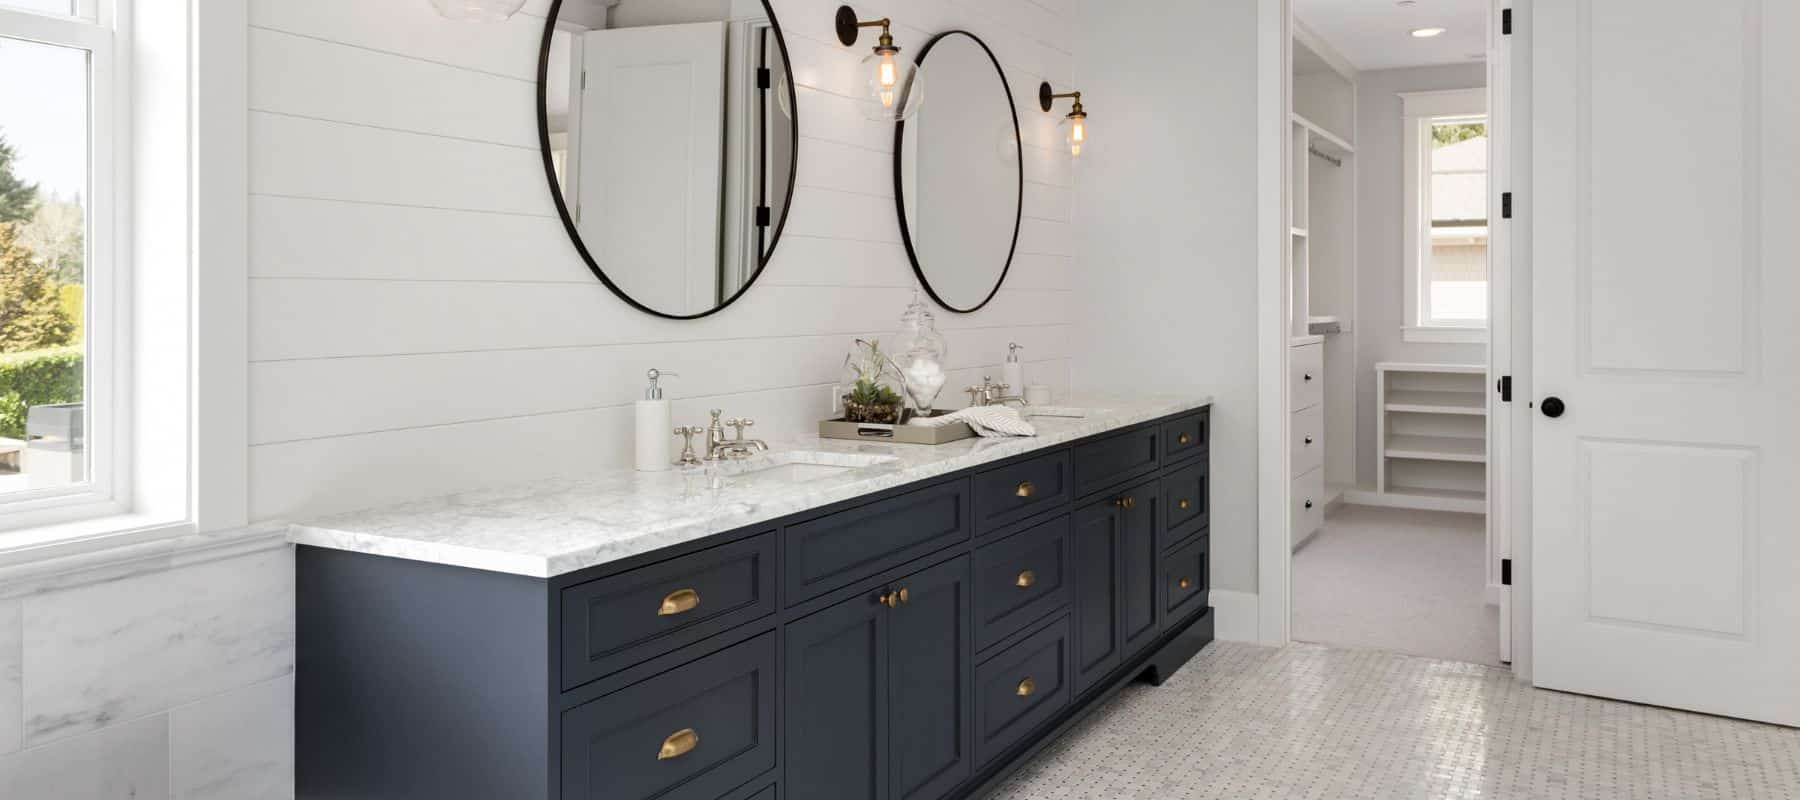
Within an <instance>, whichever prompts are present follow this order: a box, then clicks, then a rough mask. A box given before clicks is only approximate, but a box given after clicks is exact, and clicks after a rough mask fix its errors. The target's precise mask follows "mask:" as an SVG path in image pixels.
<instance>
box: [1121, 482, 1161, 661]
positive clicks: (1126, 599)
mask: <svg viewBox="0 0 1800 800" xmlns="http://www.w3.org/2000/svg"><path fill="white" fill-rule="evenodd" d="M1119 494H1120V496H1121V498H1123V499H1126V500H1129V501H1130V502H1128V503H1126V505H1125V507H1124V508H1121V509H1120V510H1119V528H1120V536H1119V562H1120V564H1119V566H1120V570H1121V574H1120V576H1119V594H1120V598H1119V613H1120V614H1121V615H1123V619H1121V620H1120V622H1119V630H1120V634H1121V635H1122V636H1124V639H1125V644H1124V649H1123V651H1122V655H1123V656H1124V657H1126V658H1129V657H1131V656H1133V655H1136V654H1137V652H1138V651H1139V650H1141V649H1143V647H1144V645H1147V644H1149V643H1150V641H1151V640H1152V639H1155V638H1156V634H1157V633H1158V632H1159V631H1160V630H1161V626H1160V625H1159V624H1158V619H1157V614H1156V611H1157V588H1158V581H1157V575H1156V550H1157V547H1156V542H1157V535H1156V534H1157V531H1158V530H1159V529H1160V528H1161V526H1162V525H1161V523H1162V514H1163V507H1162V502H1161V498H1162V492H1161V491H1160V490H1159V487H1158V483H1157V481H1155V480H1150V481H1145V482H1143V483H1140V484H1137V485H1135V486H1132V487H1130V488H1128V489H1125V490H1124V491H1122V492H1120V493H1119Z"/></svg>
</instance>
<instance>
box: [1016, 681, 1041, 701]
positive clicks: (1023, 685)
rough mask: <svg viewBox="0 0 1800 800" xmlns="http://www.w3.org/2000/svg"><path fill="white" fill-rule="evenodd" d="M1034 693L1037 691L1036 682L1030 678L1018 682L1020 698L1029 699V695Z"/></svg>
mask: <svg viewBox="0 0 1800 800" xmlns="http://www.w3.org/2000/svg"><path fill="white" fill-rule="evenodd" d="M1035 691H1037V681H1034V680H1032V679H1030V678H1026V679H1025V680H1022V681H1019V696H1020V697H1030V696H1031V693H1032V692H1035Z"/></svg>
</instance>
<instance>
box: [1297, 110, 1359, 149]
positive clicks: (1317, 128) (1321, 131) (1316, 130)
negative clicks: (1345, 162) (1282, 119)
mask: <svg viewBox="0 0 1800 800" xmlns="http://www.w3.org/2000/svg"><path fill="white" fill-rule="evenodd" d="M1290 116H1291V117H1292V118H1293V120H1294V124H1296V125H1299V126H1300V127H1302V128H1305V129H1307V130H1308V131H1311V132H1312V135H1313V136H1315V137H1318V139H1319V140H1320V142H1319V149H1320V150H1323V151H1325V152H1327V153H1330V154H1332V155H1349V154H1351V153H1354V152H1356V145H1353V144H1351V143H1350V142H1349V141H1348V140H1346V139H1345V138H1344V137H1342V136H1339V135H1337V134H1335V133H1332V132H1331V131H1328V130H1325V127H1324V126H1322V125H1320V124H1318V123H1316V122H1313V121H1312V120H1310V119H1307V118H1305V117H1303V116H1300V114H1299V113H1298V112H1295V113H1293V114H1291V115H1290Z"/></svg>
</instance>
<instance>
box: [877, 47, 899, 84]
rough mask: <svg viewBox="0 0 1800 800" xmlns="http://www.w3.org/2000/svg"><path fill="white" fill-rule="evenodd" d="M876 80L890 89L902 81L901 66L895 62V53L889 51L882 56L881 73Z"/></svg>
mask: <svg viewBox="0 0 1800 800" xmlns="http://www.w3.org/2000/svg"><path fill="white" fill-rule="evenodd" d="M876 80H879V81H881V85H882V86H885V87H887V88H889V89H892V88H894V86H896V85H897V84H899V83H900V68H899V67H898V66H896V65H895V64H894V54H892V53H888V54H885V55H883V56H882V57H881V67H880V75H878V76H877V77H876Z"/></svg>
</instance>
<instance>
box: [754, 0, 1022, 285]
mask: <svg viewBox="0 0 1800 800" xmlns="http://www.w3.org/2000/svg"><path fill="white" fill-rule="evenodd" d="M765 2H766V0H765ZM948 36H967V37H969V39H970V40H971V41H973V42H975V44H976V45H978V46H980V47H981V51H982V52H983V53H986V54H987V57H988V61H990V62H993V65H994V73H995V74H997V75H999V76H1000V86H1001V88H1003V89H1005V90H1006V110H1007V112H1008V113H1011V114H1012V124H1013V149H1014V151H1015V154H1014V156H1013V159H1014V162H1013V163H1016V164H1018V165H1019V185H1018V192H1017V195H1016V196H1015V198H1014V204H1013V232H1012V244H1011V245H1010V246H1009V247H1008V248H1007V250H1006V263H1005V264H1003V265H1001V267H1000V277H999V278H998V279H997V280H995V281H994V288H993V289H992V290H990V291H989V292H988V294H987V297H984V298H982V299H981V302H979V303H976V304H975V305H974V306H973V307H971V308H957V307H956V306H953V305H950V304H949V303H947V302H945V301H944V298H942V297H939V296H938V293H937V290H936V289H933V288H931V281H929V280H927V279H926V278H925V269H924V267H923V266H922V265H921V264H920V263H919V253H918V251H917V250H916V249H915V248H914V247H913V240H912V230H911V229H909V228H908V227H907V225H906V187H905V185H904V182H903V181H902V174H903V172H902V170H903V169H904V165H903V162H902V156H901V153H902V152H903V151H904V149H903V147H902V145H903V143H904V140H905V138H906V120H898V121H896V122H895V123H894V213H895V214H896V215H897V216H898V217H899V218H900V241H901V243H902V244H905V245H906V258H907V260H908V261H910V262H912V268H913V275H915V276H917V277H918V279H919V285H920V286H922V287H924V289H925V293H926V294H928V295H931V299H932V300H933V301H934V302H936V303H937V304H938V305H939V306H942V307H943V308H944V309H945V310H947V311H951V312H953V313H957V314H973V313H975V312H977V311H980V310H981V309H982V308H983V307H985V306H986V305H987V304H988V303H990V302H992V301H993V299H994V295H997V294H999V293H1000V287H1001V286H1003V285H1005V284H1006V275H1007V273H1009V272H1011V271H1012V262H1013V256H1015V255H1017V254H1018V251H1019V226H1020V224H1021V223H1022V222H1023V220H1024V216H1025V143H1024V141H1023V137H1022V136H1021V135H1020V132H1019V106H1018V103H1017V102H1015V101H1014V100H1013V94H1012V84H1011V83H1008V82H1007V80H1006V68H1005V67H1002V66H1001V65H1000V59H998V58H996V57H994V50H993V48H991V47H988V45H987V42H984V41H982V39H981V37H980V36H976V35H975V34H973V33H970V32H969V31H965V30H949V31H944V32H943V33H940V34H938V35H936V36H933V37H931V41H929V42H926V43H925V46H924V47H921V48H919V54H918V55H917V56H915V57H914V58H913V63H914V64H917V65H919V67H920V68H921V69H922V68H923V67H924V66H925V57H926V56H927V55H930V53H931V48H933V47H936V46H937V43H938V42H940V41H942V40H943V39H944V38H945V37H948ZM906 90H907V91H908V92H911V91H912V86H910V85H908V86H907V87H906ZM901 102H905V100H904V98H903V99H902V101H901Z"/></svg>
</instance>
